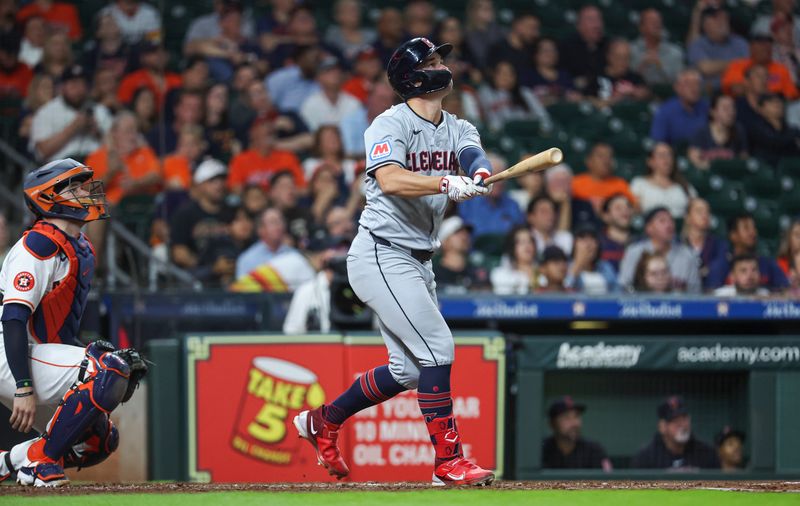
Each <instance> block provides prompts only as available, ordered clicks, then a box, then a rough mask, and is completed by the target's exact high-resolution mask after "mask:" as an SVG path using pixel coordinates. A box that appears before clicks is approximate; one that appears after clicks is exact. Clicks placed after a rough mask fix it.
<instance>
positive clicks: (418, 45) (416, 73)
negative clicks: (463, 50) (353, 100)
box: [386, 37, 453, 100]
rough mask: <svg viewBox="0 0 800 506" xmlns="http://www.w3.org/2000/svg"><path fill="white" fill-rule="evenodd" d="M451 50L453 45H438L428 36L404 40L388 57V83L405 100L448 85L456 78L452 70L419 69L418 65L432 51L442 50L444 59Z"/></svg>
mask: <svg viewBox="0 0 800 506" xmlns="http://www.w3.org/2000/svg"><path fill="white" fill-rule="evenodd" d="M452 50H453V46H452V45H451V44H442V45H441V46H436V45H434V44H433V42H431V41H429V40H428V39H426V38H425V37H417V38H414V39H411V40H408V41H406V42H404V43H403V44H401V45H400V47H398V48H397V49H396V50H395V52H394V53H393V54H392V58H391V59H390V60H389V67H388V69H387V71H386V73H387V74H388V75H389V83H390V84H391V85H392V88H394V91H396V92H397V94H398V95H400V96H401V97H403V100H408V99H409V98H411V97H417V96H419V95H426V94H428V93H433V92H435V91H439V90H443V89H445V88H447V87H448V86H450V82H451V81H452V80H453V74H451V73H450V71H449V70H420V69H419V68H418V67H419V66H420V64H421V63H422V62H424V61H425V59H426V58H428V57H429V56H431V55H432V54H434V53H439V54H440V55H441V56H442V58H444V57H445V56H447V55H448V54H449V53H450V51H452Z"/></svg>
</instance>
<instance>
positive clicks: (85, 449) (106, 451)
mask: <svg viewBox="0 0 800 506" xmlns="http://www.w3.org/2000/svg"><path fill="white" fill-rule="evenodd" d="M117 446H119V431H117V428H116V427H115V426H114V424H113V423H112V422H111V420H110V419H109V418H108V415H107V414H105V413H103V414H102V415H100V416H99V417H98V418H97V419H96V420H95V421H94V423H93V424H92V425H91V427H89V428H88V429H86V432H84V433H83V436H81V438H80V439H78V441H77V442H75V444H73V445H72V448H70V449H69V451H68V452H67V453H66V454H65V455H64V468H65V469H67V468H70V467H77V468H78V470H80V469H81V468H84V467H90V466H94V465H97V464H99V463H100V462H102V461H104V460H106V459H107V458H108V456H109V455H111V454H112V453H113V452H114V450H116V449H117Z"/></svg>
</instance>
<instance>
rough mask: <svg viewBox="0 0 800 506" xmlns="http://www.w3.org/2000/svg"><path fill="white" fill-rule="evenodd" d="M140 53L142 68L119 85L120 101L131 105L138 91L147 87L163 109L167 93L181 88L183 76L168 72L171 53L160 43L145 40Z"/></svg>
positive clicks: (140, 46) (140, 45) (141, 44)
mask: <svg viewBox="0 0 800 506" xmlns="http://www.w3.org/2000/svg"><path fill="white" fill-rule="evenodd" d="M139 51H140V53H139V54H140V56H139V63H140V64H141V65H142V68H141V69H139V70H137V71H136V72H131V73H130V74H128V75H127V76H125V78H124V79H123V80H122V82H121V83H120V84H119V91H118V92H117V93H118V95H119V100H120V102H122V103H123V104H127V103H129V102H130V101H131V100H132V99H133V95H134V93H136V90H138V89H139V88H141V87H142V86H146V87H148V88H150V89H151V90H152V91H153V93H154V94H155V96H156V103H157V104H158V107H159V108H161V106H162V105H163V104H164V98H165V97H166V95H167V93H168V92H169V91H170V90H171V89H173V88H179V87H180V86H181V76H179V75H178V74H176V73H174V72H168V71H167V70H166V68H167V63H168V62H169V53H167V51H166V50H165V49H164V47H163V46H162V45H161V44H160V43H158V42H154V41H148V40H143V41H142V42H141V43H140V44H139Z"/></svg>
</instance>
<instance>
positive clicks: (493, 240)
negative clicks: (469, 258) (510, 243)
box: [472, 234, 506, 257]
mask: <svg viewBox="0 0 800 506" xmlns="http://www.w3.org/2000/svg"><path fill="white" fill-rule="evenodd" d="M505 242H506V236H505V234H484V235H479V236H478V237H476V238H474V239H473V240H472V249H474V250H476V251H480V252H483V253H484V254H485V255H487V256H495V257H499V256H501V255H502V254H503V253H504V252H503V247H504V246H505Z"/></svg>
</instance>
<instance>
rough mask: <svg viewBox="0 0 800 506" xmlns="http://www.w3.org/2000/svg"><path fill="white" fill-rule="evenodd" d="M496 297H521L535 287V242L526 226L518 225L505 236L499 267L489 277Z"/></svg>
mask: <svg viewBox="0 0 800 506" xmlns="http://www.w3.org/2000/svg"><path fill="white" fill-rule="evenodd" d="M489 280H490V281H491V283H492V290H493V291H494V293H496V294H498V295H522V294H526V293H530V292H532V291H533V290H534V288H535V287H536V241H535V239H534V238H533V233H531V230H530V229H529V228H528V227H527V226H526V225H518V226H516V227H514V228H512V229H511V231H510V232H509V233H508V235H507V236H506V243H505V255H504V256H503V261H502V263H501V265H499V266H497V267H495V268H494V269H492V272H491V274H490V275H489Z"/></svg>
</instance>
